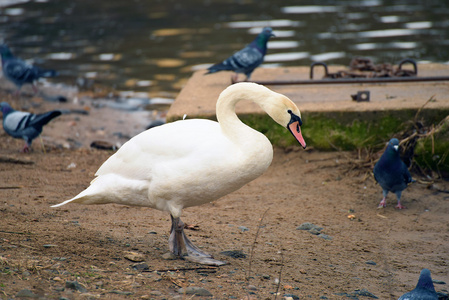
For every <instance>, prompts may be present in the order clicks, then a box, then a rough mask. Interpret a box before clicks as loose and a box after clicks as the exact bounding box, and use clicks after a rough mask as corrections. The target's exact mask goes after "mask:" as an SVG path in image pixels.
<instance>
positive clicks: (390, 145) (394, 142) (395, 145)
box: [388, 138, 399, 152]
mask: <svg viewBox="0 0 449 300" xmlns="http://www.w3.org/2000/svg"><path fill="white" fill-rule="evenodd" d="M388 148H390V149H394V151H396V152H398V151H399V140H398V139H397V138H393V139H391V140H390V141H389V142H388Z"/></svg>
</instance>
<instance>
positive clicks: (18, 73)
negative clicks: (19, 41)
mask: <svg viewBox="0 0 449 300" xmlns="http://www.w3.org/2000/svg"><path fill="white" fill-rule="evenodd" d="M0 54H1V56H2V69H3V74H4V75H5V77H6V79H8V80H9V81H11V82H13V83H14V84H15V85H16V87H17V91H16V96H18V95H19V93H20V89H21V88H22V85H24V84H26V83H29V84H31V86H32V87H33V91H34V93H37V88H36V86H35V85H34V82H35V81H36V80H38V79H39V78H40V77H55V76H57V75H58V73H57V72H56V71H54V70H43V69H41V68H39V67H36V66H32V65H29V64H27V63H26V62H24V61H23V60H21V59H20V58H17V57H14V55H13V54H12V53H11V51H10V50H9V48H8V46H6V45H5V44H3V45H0Z"/></svg>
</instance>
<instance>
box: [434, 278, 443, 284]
mask: <svg viewBox="0 0 449 300" xmlns="http://www.w3.org/2000/svg"><path fill="white" fill-rule="evenodd" d="M432 282H433V283H435V284H446V282H444V281H442V280H436V279H432Z"/></svg>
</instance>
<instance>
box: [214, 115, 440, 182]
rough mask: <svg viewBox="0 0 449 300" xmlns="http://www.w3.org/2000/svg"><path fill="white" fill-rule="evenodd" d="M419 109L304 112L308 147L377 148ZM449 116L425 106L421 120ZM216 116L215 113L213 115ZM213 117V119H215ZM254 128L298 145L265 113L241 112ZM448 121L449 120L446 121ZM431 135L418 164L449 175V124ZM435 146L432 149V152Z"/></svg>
mask: <svg viewBox="0 0 449 300" xmlns="http://www.w3.org/2000/svg"><path fill="white" fill-rule="evenodd" d="M416 114H417V110H411V109H408V110H405V109H404V110H394V111H392V110H389V111H371V112H328V113H316V112H315V113H313V112H309V113H303V116H302V117H303V125H302V126H301V130H302V134H303V136H304V139H305V141H306V143H307V145H308V146H310V147H313V148H315V149H318V150H324V151H333V150H345V151H351V150H358V149H363V148H368V149H371V150H373V151H378V150H380V149H382V148H383V147H384V146H385V143H386V142H387V141H388V140H390V139H391V138H392V137H399V136H398V135H399V134H401V133H402V132H403V131H405V130H406V129H409V128H411V126H412V125H411V124H412V123H411V120H413V119H414V118H415V115H416ZM448 115H449V110H448V109H423V110H421V111H420V112H419V119H420V120H423V124H424V125H425V126H431V125H432V124H434V125H435V126H436V125H438V124H440V122H441V121H442V120H443V119H444V118H445V117H446V116H448ZM214 117H215V116H214ZM214 117H211V118H210V119H214ZM239 117H240V119H241V120H242V121H243V122H244V123H245V124H247V125H248V126H251V127H252V128H254V129H256V130H258V131H260V132H262V133H263V134H265V135H266V136H267V137H268V139H270V141H271V142H272V144H273V145H276V146H279V147H288V146H291V145H299V144H298V142H297V141H296V140H295V139H294V138H293V136H292V135H291V134H290V132H289V131H288V130H287V129H286V128H282V127H281V126H279V125H278V124H276V123H275V122H274V121H273V120H272V119H271V118H270V117H269V116H268V115H266V114H250V115H239ZM447 123H449V121H448V122H447ZM445 126H446V127H442V128H440V130H439V131H438V133H436V134H435V135H434V139H433V146H432V140H431V139H430V138H427V139H421V141H420V142H419V143H418V146H417V148H416V149H415V154H416V163H418V164H419V165H420V166H421V167H422V168H423V169H428V168H431V169H432V170H437V171H439V172H440V173H441V172H447V173H448V174H449V133H448V132H449V124H445ZM432 147H433V151H432Z"/></svg>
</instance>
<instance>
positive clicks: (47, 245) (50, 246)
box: [43, 244, 58, 248]
mask: <svg viewBox="0 0 449 300" xmlns="http://www.w3.org/2000/svg"><path fill="white" fill-rule="evenodd" d="M43 247H44V248H53V247H58V246H57V245H53V244H45V245H43Z"/></svg>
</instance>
